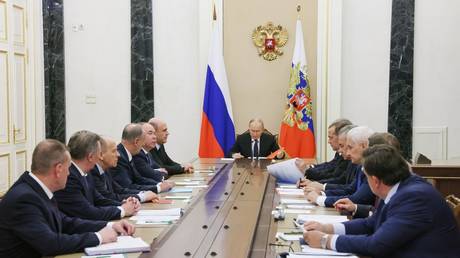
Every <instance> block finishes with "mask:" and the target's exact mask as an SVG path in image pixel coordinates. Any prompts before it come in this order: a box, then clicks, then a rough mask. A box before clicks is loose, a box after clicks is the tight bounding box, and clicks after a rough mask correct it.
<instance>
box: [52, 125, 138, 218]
mask: <svg viewBox="0 0 460 258" xmlns="http://www.w3.org/2000/svg"><path fill="white" fill-rule="evenodd" d="M100 139H101V138H100V137H99V135H97V134H95V133H93V132H90V131H85V130H83V131H78V132H76V133H74V134H73V135H72V136H71V137H70V139H69V143H68V147H69V150H70V156H71V157H72V165H71V166H70V175H69V178H68V180H67V184H66V187H65V188H64V189H62V190H60V191H57V192H56V194H55V195H56V199H57V201H58V203H59V209H60V210H61V211H63V212H64V213H66V214H67V215H69V216H74V217H79V218H83V219H93V220H106V221H108V220H115V219H120V218H123V217H125V216H131V215H133V214H134V213H136V212H137V211H138V210H139V209H140V204H139V202H138V200H137V199H136V198H134V197H129V198H128V199H127V201H126V202H125V203H123V204H122V203H121V202H119V201H115V200H111V199H107V198H105V197H104V196H102V195H101V194H100V193H99V192H98V191H97V190H96V187H95V186H94V181H93V178H92V177H88V173H89V172H90V171H91V170H92V169H93V168H94V166H95V165H96V163H97V161H98V160H99V159H100V155H101V144H100V142H99V141H100Z"/></svg>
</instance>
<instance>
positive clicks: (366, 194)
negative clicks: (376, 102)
mask: <svg viewBox="0 0 460 258" xmlns="http://www.w3.org/2000/svg"><path fill="white" fill-rule="evenodd" d="M373 133H374V131H372V129H370V128H369V127H367V126H358V127H355V128H353V129H351V130H350V131H349V132H348V134H347V155H349V157H350V159H351V162H352V163H353V164H356V165H358V166H357V167H356V175H355V179H354V180H353V182H352V183H351V184H349V185H347V186H346V187H344V188H343V189H332V190H326V191H325V192H324V195H322V194H321V192H319V191H318V190H317V189H315V188H312V187H308V186H307V187H306V188H305V192H306V193H307V199H308V200H309V201H311V202H315V203H317V204H318V205H320V206H326V207H333V205H334V203H335V202H336V201H338V200H339V199H342V198H347V197H348V198H349V199H350V200H352V201H353V202H355V203H361V204H373V203H374V201H375V195H374V194H373V193H372V191H371V189H370V188H369V184H368V183H367V180H366V176H365V175H364V173H363V171H362V154H363V152H364V150H365V149H367V148H368V147H369V137H370V136H371V135H372V134H373Z"/></svg>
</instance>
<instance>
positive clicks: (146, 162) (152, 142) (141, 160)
mask: <svg viewBox="0 0 460 258" xmlns="http://www.w3.org/2000/svg"><path fill="white" fill-rule="evenodd" d="M141 125H142V130H144V135H145V139H144V145H143V146H142V149H141V151H140V152H139V153H138V154H136V155H134V156H133V162H134V166H135V167H136V169H137V171H139V174H141V175H142V176H143V177H147V178H151V179H153V180H155V181H158V182H162V181H164V178H165V177H166V176H167V175H168V171H167V170H166V169H164V168H160V166H159V165H158V164H157V163H156V162H155V161H154V160H153V157H152V154H150V151H151V150H152V149H153V148H155V146H156V143H157V137H156V135H155V128H153V126H152V125H151V124H149V123H141Z"/></svg>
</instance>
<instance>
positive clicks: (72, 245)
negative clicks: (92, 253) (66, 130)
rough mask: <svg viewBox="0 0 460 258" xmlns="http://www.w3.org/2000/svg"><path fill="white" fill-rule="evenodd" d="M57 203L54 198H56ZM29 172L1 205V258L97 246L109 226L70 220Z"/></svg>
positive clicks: (102, 223)
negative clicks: (101, 231)
mask: <svg viewBox="0 0 460 258" xmlns="http://www.w3.org/2000/svg"><path fill="white" fill-rule="evenodd" d="M53 200H54V198H53ZM53 200H50V199H49V198H48V196H47V195H46V193H45V192H44V191H43V189H42V188H41V187H40V185H39V184H38V183H37V182H36V181H35V180H34V179H33V178H32V177H31V176H30V175H29V172H25V173H24V174H22V176H21V177H20V178H19V179H18V180H17V181H16V182H15V183H14V185H13V186H12V187H11V188H10V190H9V191H8V192H7V193H6V195H5V196H4V198H3V200H2V201H1V202H0V257H5V258H6V257H8V258H12V257H24V258H34V257H42V256H54V255H59V254H65V253H73V252H78V251H81V250H83V249H84V248H85V247H91V246H96V245H98V244H99V239H98V238H97V236H96V234H94V233H92V232H97V231H99V230H100V229H102V228H103V227H105V225H106V222H103V221H89V220H82V219H78V218H71V217H67V216H66V215H65V214H64V213H62V212H60V211H59V210H58V208H57V207H56V206H55V205H56V203H55V202H54V201H53Z"/></svg>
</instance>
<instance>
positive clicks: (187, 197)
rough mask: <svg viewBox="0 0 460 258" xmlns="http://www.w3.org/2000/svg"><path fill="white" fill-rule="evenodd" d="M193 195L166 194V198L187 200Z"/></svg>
mask: <svg viewBox="0 0 460 258" xmlns="http://www.w3.org/2000/svg"><path fill="white" fill-rule="evenodd" d="M191 198H192V196H190V195H168V196H165V199H168V200H187V199H191Z"/></svg>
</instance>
